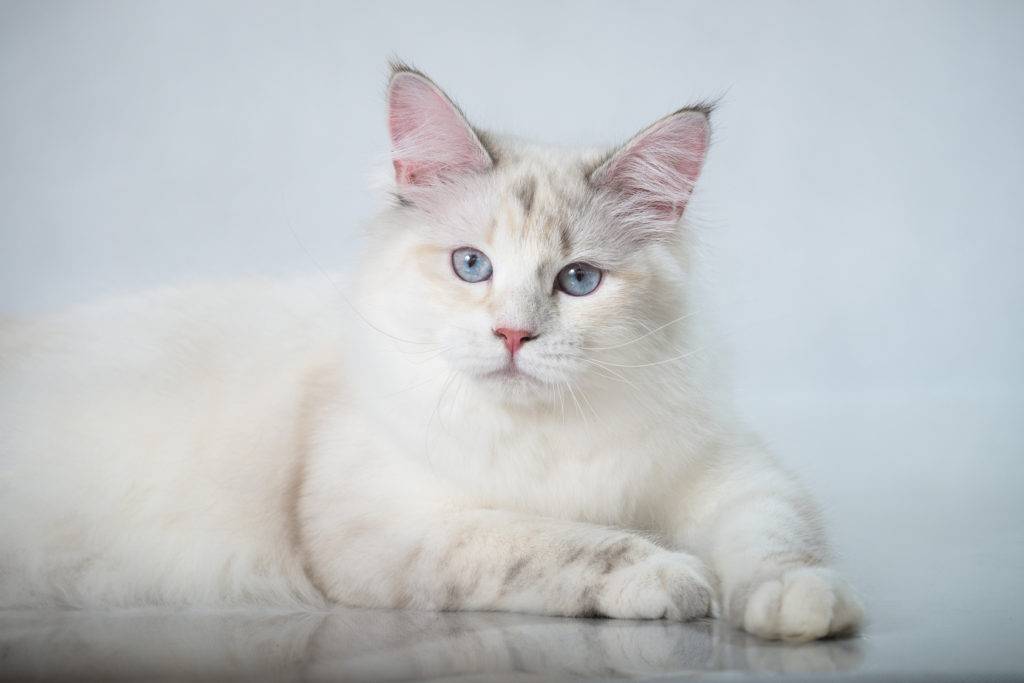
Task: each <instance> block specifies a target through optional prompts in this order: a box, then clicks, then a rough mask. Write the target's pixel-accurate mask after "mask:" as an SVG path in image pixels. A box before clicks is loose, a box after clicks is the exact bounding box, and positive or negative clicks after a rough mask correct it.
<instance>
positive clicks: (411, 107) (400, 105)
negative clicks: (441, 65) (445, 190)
mask: <svg viewBox="0 0 1024 683" xmlns="http://www.w3.org/2000/svg"><path fill="white" fill-rule="evenodd" d="M391 68H392V74H391V81H390V82H389V84H388V96H387V100H388V130H389V132H390V134H391V150H392V161H393V163H394V166H395V179H396V181H397V182H398V185H399V188H410V189H414V188H418V189H426V188H429V187H432V186H434V185H437V184H441V183H444V182H446V181H450V180H452V179H454V178H457V177H458V176H460V175H464V174H469V173H480V172H482V171H485V170H487V169H488V168H490V167H491V164H492V160H491V158H490V156H489V155H488V153H487V150H486V149H485V148H484V146H483V145H482V144H481V142H480V140H479V138H478V137H477V135H476V133H474V132H473V129H472V128H471V127H470V125H469V123H468V122H467V121H466V118H465V117H464V116H463V114H462V112H461V111H459V108H458V107H456V106H455V104H454V103H453V102H452V101H451V100H450V99H449V98H448V96H447V95H445V94H444V92H442V90H441V89H440V88H438V87H437V86H436V85H435V84H434V83H433V81H431V80H430V79H429V78H427V77H426V76H425V75H423V74H422V73H420V72H419V71H416V70H415V69H412V68H410V67H408V66H406V65H404V64H401V63H397V62H392V64H391Z"/></svg>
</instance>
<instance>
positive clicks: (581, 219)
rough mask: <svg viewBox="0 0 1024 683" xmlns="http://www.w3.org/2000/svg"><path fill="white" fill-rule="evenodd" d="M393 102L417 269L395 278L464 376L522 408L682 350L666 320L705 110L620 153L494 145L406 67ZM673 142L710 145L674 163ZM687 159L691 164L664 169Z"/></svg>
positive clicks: (413, 330) (416, 320) (426, 330)
mask: <svg viewBox="0 0 1024 683" xmlns="http://www.w3.org/2000/svg"><path fill="white" fill-rule="evenodd" d="M389 103H390V106H391V110H390V113H391V127H392V137H393V140H395V148H396V150H395V169H396V178H397V188H396V194H397V195H398V197H399V198H400V206H398V207H396V208H395V209H394V212H393V215H392V220H393V222H394V223H396V224H397V225H398V227H399V228H400V229H399V230H398V231H396V233H395V235H396V237H395V240H394V242H393V244H392V245H391V248H394V249H395V250H396V251H395V252H392V256H393V257H394V260H393V261H392V262H393V263H394V262H397V263H400V264H402V265H401V266H399V267H398V269H397V270H396V271H395V272H393V273H390V274H389V275H388V279H389V282H391V283H392V284H394V285H395V287H396V289H395V290H394V291H401V292H404V295H403V297H404V298H403V300H402V302H401V304H400V305H401V307H402V308H403V309H404V311H403V313H402V318H403V322H404V323H406V327H407V331H408V333H409V334H411V335H414V336H415V337H416V338H417V339H419V340H421V341H422V342H423V343H424V344H428V345H431V346H433V347H435V348H436V349H438V354H439V356H440V357H441V358H442V359H443V360H444V362H445V363H446V364H447V365H448V366H449V367H450V369H451V370H452V372H453V373H454V375H455V376H458V377H460V378H463V379H467V380H469V381H471V382H474V383H476V384H478V385H481V386H483V387H485V388H486V389H487V390H488V391H489V392H491V393H493V394H494V395H495V396H498V397H500V398H503V399H506V400H509V401H515V402H524V401H526V402H530V401H538V400H544V399H547V400H556V397H563V398H560V399H558V400H564V394H565V393H566V392H568V393H569V394H575V393H577V392H578V393H579V394H580V395H585V393H584V392H585V391H587V390H588V389H590V388H592V387H593V385H594V384H595V383H601V382H603V383H608V382H628V381H629V379H628V377H627V376H628V375H629V374H630V369H631V368H632V366H643V365H646V364H649V363H657V362H659V361H660V360H663V359H665V358H667V357H670V356H671V355H673V354H675V353H678V351H679V350H678V348H677V347H676V346H675V345H674V344H673V340H675V341H678V339H677V335H675V334H672V332H673V330H670V329H669V330H664V327H663V326H666V325H671V324H672V322H673V321H674V320H676V319H678V318H679V317H680V316H681V315H682V314H683V313H684V310H683V308H684V292H683V291H682V289H683V287H682V285H683V279H684V278H683V273H682V268H681V265H680V263H679V261H678V259H677V258H676V256H675V252H676V250H678V248H679V246H680V245H679V242H680V238H679V236H678V235H676V234H675V228H676V226H675V223H677V222H678V220H679V217H680V214H681V213H682V208H683V206H685V202H686V199H687V198H688V196H689V192H690V189H691V187H692V183H693V180H694V179H695V173H696V172H697V171H699V162H700V160H702V158H703V146H706V142H707V138H706V127H701V124H703V125H704V126H706V116H705V115H704V114H703V113H698V114H696V115H694V116H691V117H690V118H689V119H687V120H686V121H683V124H685V125H682V126H681V129H682V133H683V135H680V134H678V131H677V132H676V134H675V137H674V138H673V139H666V138H672V136H665V135H662V136H661V137H659V138H658V139H656V140H654V142H656V143H657V144H651V143H649V142H645V141H644V139H643V137H642V136H645V135H646V136H647V137H656V136H651V135H649V134H646V133H644V134H641V136H638V138H635V139H634V141H632V142H631V143H629V144H628V145H626V146H625V147H624V148H623V150H620V151H619V152H617V153H614V154H613V153H610V152H600V151H566V150H553V149H546V148H542V147H535V146H531V145H525V144H523V143H519V142H512V141H502V140H497V139H490V138H489V139H488V142H487V145H486V146H485V145H484V144H483V142H482V141H481V139H480V137H479V136H478V134H476V133H475V132H474V131H473V130H472V129H471V128H469V127H468V125H466V124H465V121H464V119H462V117H461V114H460V113H459V112H458V110H457V109H455V108H454V106H452V105H451V104H450V102H449V101H448V100H447V98H445V97H444V96H443V94H442V93H440V91H439V90H437V89H436V86H433V84H431V83H430V82H429V81H426V80H425V79H423V77H422V76H420V75H418V74H415V73H410V72H398V73H396V75H395V77H394V79H393V81H392V88H391V93H390V102H389ZM695 126H696V127H695ZM680 137H682V138H684V139H683V140H682V142H680V139H679V138H680ZM638 139H639V140H640V143H639V144H638V143H637V140H638ZM669 143H671V144H675V145H677V146H678V145H679V144H683V146H684V147H685V145H686V144H687V143H689V144H690V146H691V147H694V146H696V147H700V149H697V150H694V149H684V150H683V151H684V152H685V153H684V154H679V153H678V150H676V153H675V156H673V154H672V153H671V152H672V151H673V150H669V152H665V151H664V150H663V149H662V147H663V146H664V145H666V144H669ZM651 150H654V152H657V153H658V154H661V155H662V156H664V157H665V158H664V159H661V158H657V155H655V158H651V157H652V155H651ZM695 157H696V158H697V161H696V162H694V158H695ZM673 161H675V162H676V163H675V166H676V167H679V166H682V168H681V169H679V168H675V169H674V170H672V171H671V172H667V171H665V170H664V169H659V168H656V166H657V165H658V164H659V163H665V164H670V165H671V162H673ZM687 164H688V165H687ZM659 172H661V173H662V175H665V174H666V173H667V174H668V175H671V174H672V173H675V176H674V177H670V178H665V177H662V176H659V175H658V173H659ZM658 183H662V185H663V187H657V185H658ZM673 183H674V185H673ZM638 184H643V185H644V187H642V188H638V187H636V185H638ZM670 185H672V187H671V188H668V186H670ZM652 186H654V187H653V188H652ZM666 188H668V189H666ZM652 330H664V331H661V333H658V334H651V331H652Z"/></svg>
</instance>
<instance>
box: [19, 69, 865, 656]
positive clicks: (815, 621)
mask: <svg viewBox="0 0 1024 683" xmlns="http://www.w3.org/2000/svg"><path fill="white" fill-rule="evenodd" d="M708 113H709V112H708V109H707V108H704V107H696V108H692V109H684V110H681V111H678V112H676V113H674V114H671V115H670V116H667V117H665V118H663V119H661V120H660V121H658V122H656V123H654V124H653V125H651V126H650V127H648V128H647V129H645V130H643V131H642V132H641V133H639V134H638V135H636V136H635V137H634V138H633V139H632V140H630V141H629V142H628V143H627V144H626V145H624V146H622V147H621V148H618V149H616V150H564V149H554V148H549V147H541V146H535V145H532V144H526V143H523V142H521V141H516V140H512V139H507V138H504V137H498V136H493V135H491V134H485V133H483V132H481V131H477V130H475V129H473V128H472V127H471V126H470V125H469V124H468V123H467V121H466V119H465V118H464V116H463V115H462V113H461V112H460V111H459V109H458V108H456V107H455V105H454V104H453V103H452V102H451V100H449V99H448V97H447V96H446V95H445V94H444V93H443V92H442V91H441V90H440V89H439V88H438V87H437V86H436V85H434V84H433V83H432V82H431V81H430V80H429V79H427V78H426V77H425V76H423V75H422V74H421V73H419V72H417V71H414V70H412V69H410V68H407V67H404V66H396V67H395V69H394V73H393V75H392V78H391V82H390V86H389V89H388V124H389V129H390V133H391V139H392V149H393V161H394V169H395V186H394V195H395V203H394V205H393V206H391V207H390V208H387V209H386V210H384V211H383V212H382V213H381V215H380V216H379V217H378V218H377V219H376V220H375V221H374V222H373V223H372V225H371V230H370V233H371V234H370V240H369V244H368V248H367V249H366V252H365V256H364V258H363V259H362V260H361V267H360V269H359V272H358V273H357V274H356V275H355V276H354V277H353V278H351V282H346V283H345V284H343V285H341V284H336V283H332V282H330V281H329V280H328V279H327V278H325V277H323V276H322V275H318V276H317V277H314V278H311V279H308V280H294V281H287V282H248V283H236V284H231V285H214V286H209V287H200V288H192V289H173V290H169V291H161V292H155V293H146V294H141V295H135V296H129V297H125V298H121V299H116V300H112V301H106V302H103V303H99V304H96V305H92V306H87V307H84V308H80V309H78V310H75V311H72V312H70V313H66V314H61V315H56V316H52V317H46V318H41V319H36V320H32V321H24V322H17V323H13V322H12V323H6V324H4V325H3V326H2V327H0V518H2V519H3V523H2V525H0V605H3V606H39V605H65V606H83V607H87V606H133V605H167V606H185V605H196V606H200V605H201V606H213V607H227V606H251V605H265V606H276V607H283V608H287V609H296V608H298V609H305V608H310V607H321V606H324V605H325V604H330V603H340V604H343V605H352V606H366V607H381V608H415V609H429V610H510V611H523V612H531V613H538V614H553V615H568V616H606V617H619V618H652V619H657V618H667V619H678V620H686V619H694V618H699V617H705V616H708V615H715V614H717V613H719V612H720V613H721V615H722V616H723V617H724V618H727V619H728V620H729V621H730V622H732V623H734V624H736V625H737V626H739V627H741V628H744V629H746V630H747V631H750V632H752V633H754V634H757V635H759V636H762V637H765V638H785V639H792V640H809V639H814V638H820V637H823V636H828V635H831V634H837V633H841V632H846V631H850V630H852V629H854V628H855V627H856V626H857V624H858V622H859V620H860V618H861V608H860V606H859V603H858V601H857V599H856V597H855V596H854V595H853V593H852V592H851V590H850V588H849V587H848V586H847V584H846V583H845V582H844V581H843V580H842V579H841V578H840V577H839V576H838V575H837V574H836V573H835V572H834V571H833V570H831V569H829V568H827V567H826V562H827V556H826V550H825V543H824V541H823V537H822V532H821V529H820V525H819V520H818V514H817V512H816V509H815V507H814V505H813V503H812V502H811V500H810V499H809V498H808V496H807V494H806V493H805V492H804V490H803V488H801V486H800V485H799V484H798V483H797V482H796V481H795V480H794V478H793V477H791V476H790V475H789V474H787V473H786V472H785V471H783V470H782V469H781V468H780V467H779V466H778V465H777V464H776V463H775V462H774V461H773V460H772V459H770V458H769V457H768V456H766V454H765V453H764V452H763V451H762V450H761V448H760V447H759V446H758V445H757V443H756V441H755V440H753V439H751V438H749V437H748V436H747V435H746V434H745V433H744V432H743V430H742V429H741V428H739V427H738V426H737V425H736V424H735V423H734V421H733V419H732V418H731V417H730V416H729V413H728V411H727V410H725V409H723V408H722V407H721V406H719V405H718V404H717V402H716V401H714V400H712V398H711V397H712V396H713V395H714V393H715V387H714V386H713V385H711V384H709V383H708V380H707V379H706V378H705V377H704V373H703V372H702V371H701V370H700V366H699V363H698V360H699V358H700V354H699V353H698V352H699V351H700V349H699V347H698V344H697V342H696V341H695V340H696V336H695V335H696V332H695V330H694V329H693V327H694V326H693V324H692V323H693V319H692V317H691V315H690V313H691V306H692V304H691V302H690V301H689V298H690V291H691V289H690V287H691V285H690V277H691V270H692V269H691V267H690V262H689V259H690V251H691V248H692V244H691V243H692V237H691V235H690V234H689V232H688V229H687V228H686V227H685V223H684V221H683V220H682V217H683V210H684V208H685V206H686V204H687V200H688V198H689V196H690V192H691V190H692V187H693V184H694V182H695V181H696V180H697V176H698V174H699V173H700V169H701V165H702V163H703V161H704V156H705V152H706V150H707V146H708V135H709V124H708Z"/></svg>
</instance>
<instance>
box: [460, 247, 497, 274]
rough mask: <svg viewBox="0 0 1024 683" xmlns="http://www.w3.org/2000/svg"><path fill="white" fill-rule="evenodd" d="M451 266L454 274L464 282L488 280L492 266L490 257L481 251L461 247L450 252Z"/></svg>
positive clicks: (492, 270)
mask: <svg viewBox="0 0 1024 683" xmlns="http://www.w3.org/2000/svg"><path fill="white" fill-rule="evenodd" d="M452 268H454V269H455V274H456V275H458V276H459V277H460V278H462V279H463V280H465V281H466V282H483V281H484V280H489V279H490V277H491V273H493V272H494V268H492V267H491V259H489V258H487V255H486V254H484V253H483V252H482V251H477V250H476V249H472V248H470V247H463V248H461V249H456V250H455V251H453V252H452Z"/></svg>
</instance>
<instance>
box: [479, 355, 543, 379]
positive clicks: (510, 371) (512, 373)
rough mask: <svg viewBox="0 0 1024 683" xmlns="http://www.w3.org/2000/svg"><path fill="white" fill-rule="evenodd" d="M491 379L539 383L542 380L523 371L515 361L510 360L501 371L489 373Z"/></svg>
mask: <svg viewBox="0 0 1024 683" xmlns="http://www.w3.org/2000/svg"><path fill="white" fill-rule="evenodd" d="M487 377H488V378H489V379H496V380H499V381H503V382H539V381H540V379H539V378H537V377H535V376H533V375H531V374H530V373H528V372H526V371H525V370H523V369H522V368H521V367H519V365H517V364H516V362H515V360H509V362H508V363H507V364H506V365H505V367H503V368H501V369H500V370H495V371H493V372H489V373H487Z"/></svg>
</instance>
